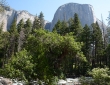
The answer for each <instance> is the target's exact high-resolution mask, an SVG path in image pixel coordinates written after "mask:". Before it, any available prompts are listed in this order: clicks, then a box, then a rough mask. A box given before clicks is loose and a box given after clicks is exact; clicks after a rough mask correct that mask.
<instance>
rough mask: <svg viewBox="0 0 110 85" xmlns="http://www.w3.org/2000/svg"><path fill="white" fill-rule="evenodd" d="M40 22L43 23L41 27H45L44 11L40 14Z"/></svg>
mask: <svg viewBox="0 0 110 85" xmlns="http://www.w3.org/2000/svg"><path fill="white" fill-rule="evenodd" d="M38 18H39V20H40V23H41V27H42V28H44V15H43V13H42V12H40V14H39V16H38Z"/></svg>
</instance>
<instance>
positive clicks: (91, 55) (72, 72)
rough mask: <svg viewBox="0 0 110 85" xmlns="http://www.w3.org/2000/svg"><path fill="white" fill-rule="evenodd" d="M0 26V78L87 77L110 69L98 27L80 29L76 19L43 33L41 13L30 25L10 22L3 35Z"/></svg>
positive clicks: (86, 26)
mask: <svg viewBox="0 0 110 85" xmlns="http://www.w3.org/2000/svg"><path fill="white" fill-rule="evenodd" d="M2 29H3V23H1V25H0V75H2V76H4V77H8V78H15V79H18V80H26V81H30V80H37V79H39V80H43V81H45V82H46V83H48V85H52V82H53V79H55V78H54V77H55V76H57V77H58V78H65V77H79V76H89V74H88V71H89V70H92V69H93V68H97V67H100V68H103V67H105V66H107V67H108V68H110V64H109V62H110V58H109V57H110V54H109V50H110V45H106V47H105V42H104V40H103V37H102V31H101V29H100V27H99V25H98V23H97V22H96V23H92V24H91V26H88V25H87V24H86V25H85V26H84V27H82V26H81V23H80V20H79V18H78V15H77V14H76V13H75V14H74V17H73V18H70V19H69V20H68V21H60V20H59V21H58V22H57V23H56V24H55V26H54V28H53V30H52V32H49V31H47V30H45V29H44V16H43V13H42V12H41V13H40V15H39V16H36V17H35V19H34V22H33V23H31V21H30V19H28V20H27V21H26V22H24V21H23V19H21V20H20V22H19V23H18V24H17V23H16V19H14V20H13V22H12V24H11V26H10V29H9V30H8V31H7V32H3V31H2Z"/></svg>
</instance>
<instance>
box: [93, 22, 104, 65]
mask: <svg viewBox="0 0 110 85" xmlns="http://www.w3.org/2000/svg"><path fill="white" fill-rule="evenodd" d="M92 28H93V34H92V44H93V56H94V58H95V61H96V64H97V65H99V64H100V65H101V62H102V61H101V57H102V54H103V39H102V32H101V30H100V27H99V25H98V23H97V22H96V23H93V24H92Z"/></svg>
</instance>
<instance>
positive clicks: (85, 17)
mask: <svg viewBox="0 0 110 85" xmlns="http://www.w3.org/2000/svg"><path fill="white" fill-rule="evenodd" d="M75 13H77V14H78V17H79V19H80V21H81V24H82V26H84V25H85V24H87V25H88V26H90V25H91V24H92V23H94V22H96V21H97V20H98V19H97V18H96V17H95V14H94V9H93V7H92V6H91V5H89V4H77V3H68V4H64V5H62V6H60V7H59V8H58V9H57V11H56V13H55V15H54V18H53V20H52V23H51V27H50V30H52V29H53V27H54V25H55V24H56V23H57V21H58V20H61V21H62V20H65V21H68V20H69V19H70V18H74V14H75ZM98 22H99V20H98ZM99 24H102V22H100V23H99ZM100 26H101V25H100Z"/></svg>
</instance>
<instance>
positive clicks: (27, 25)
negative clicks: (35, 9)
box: [24, 19, 32, 36]
mask: <svg viewBox="0 0 110 85" xmlns="http://www.w3.org/2000/svg"><path fill="white" fill-rule="evenodd" d="M31 31H32V23H31V21H30V19H28V20H27V21H26V23H25V24H24V32H25V35H26V36H27V35H28V34H29V33H31Z"/></svg>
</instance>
